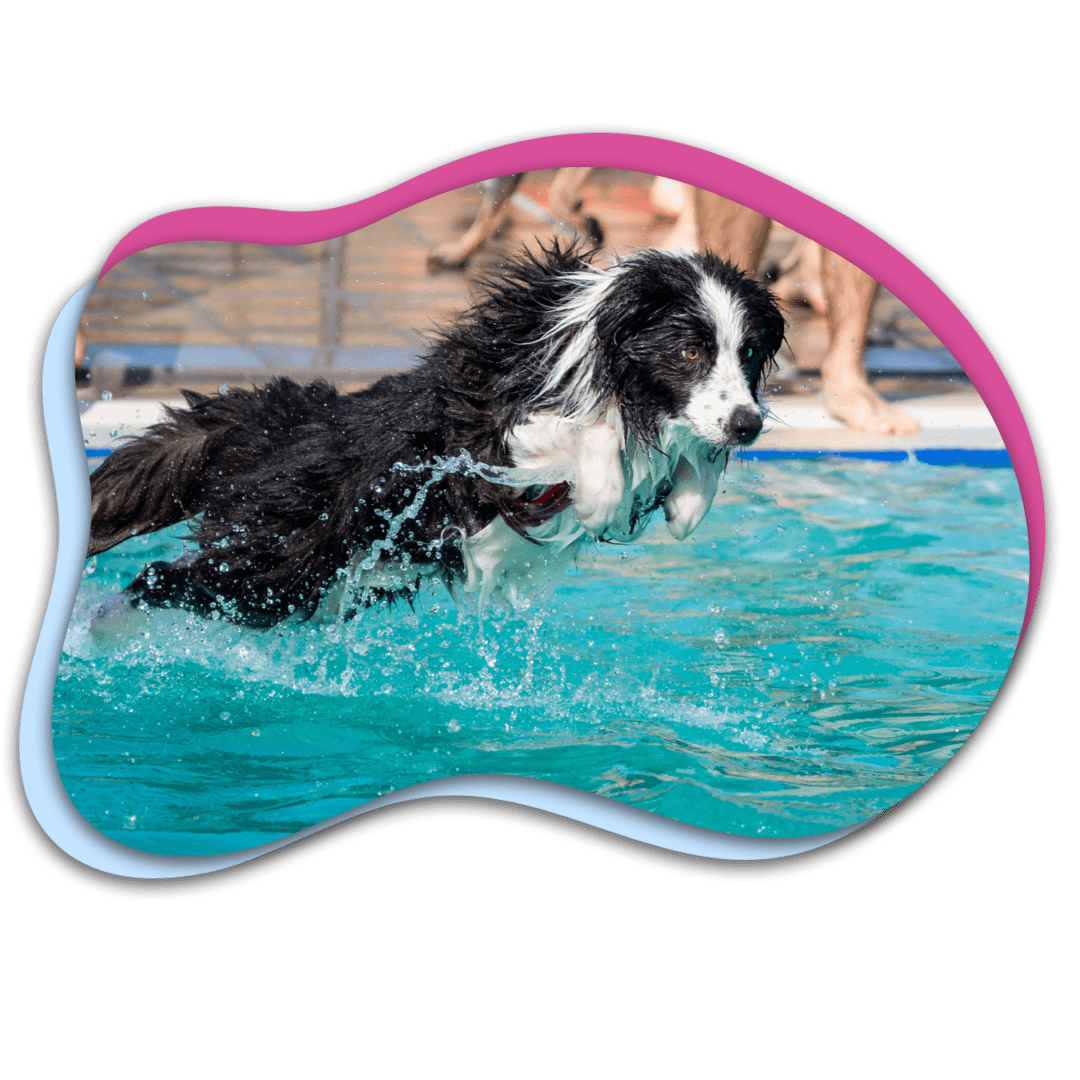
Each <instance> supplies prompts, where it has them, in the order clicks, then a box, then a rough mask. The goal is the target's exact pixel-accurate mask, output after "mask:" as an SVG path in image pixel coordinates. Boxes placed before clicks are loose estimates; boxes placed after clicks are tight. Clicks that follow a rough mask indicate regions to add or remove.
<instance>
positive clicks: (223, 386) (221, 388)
mask: <svg viewBox="0 0 1080 1080" xmlns="http://www.w3.org/2000/svg"><path fill="white" fill-rule="evenodd" d="M228 389H229V384H228V383H227V382H223V383H222V384H221V385H220V386H219V387H218V393H219V394H224V393H225V391H226V390H228Z"/></svg>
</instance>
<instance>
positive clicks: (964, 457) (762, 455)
mask: <svg viewBox="0 0 1080 1080" xmlns="http://www.w3.org/2000/svg"><path fill="white" fill-rule="evenodd" d="M111 453H112V451H111V450H110V449H108V448H107V447H104V446H88V447H87V448H86V456H87V457H88V458H105V457H108V456H109V455H110V454H111ZM737 457H740V458H744V459H746V460H748V461H777V460H782V459H784V458H789V459H790V458H829V457H839V458H856V459H857V460H859V461H907V460H908V459H909V458H914V459H915V460H916V461H921V462H922V463H923V464H924V465H974V466H976V467H977V468H980V469H1011V468H1012V462H1011V461H1010V460H1009V451H1008V450H985V449H967V448H965V447H956V448H953V447H934V448H931V449H927V450H740V451H739V453H738V454H737Z"/></svg>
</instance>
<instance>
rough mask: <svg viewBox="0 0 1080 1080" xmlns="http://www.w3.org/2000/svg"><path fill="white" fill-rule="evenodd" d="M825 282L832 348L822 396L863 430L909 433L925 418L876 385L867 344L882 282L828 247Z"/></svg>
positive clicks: (834, 412)
mask: <svg viewBox="0 0 1080 1080" xmlns="http://www.w3.org/2000/svg"><path fill="white" fill-rule="evenodd" d="M821 284H822V290H823V292H824V294H825V304H826V308H827V318H828V320H829V348H828V350H827V351H826V353H825V357H824V359H823V360H822V361H821V395H822V398H823V399H824V402H825V407H826V408H827V409H828V410H829V412H830V413H832V415H833V416H835V417H836V418H837V419H838V420H843V421H844V423H845V424H848V425H849V426H851V427H853V428H857V429H858V430H860V431H868V432H871V433H874V434H885V435H909V434H911V432H913V431H917V430H918V428H919V421H918V420H917V419H916V418H915V417H914V416H912V415H911V413H909V412H905V411H904V410H903V409H901V408H899V407H897V406H896V405H892V404H890V403H889V402H887V401H885V399H884V398H882V397H881V396H880V395H879V394H878V393H877V391H876V390H874V389H873V387H871V385H870V382H869V380H868V379H867V377H866V369H865V367H864V366H863V346H864V343H865V341H866V329H867V327H868V326H869V324H870V309H871V308H872V307H873V305H874V297H875V296H876V295H877V290H878V284H877V282H876V281H874V279H873V278H871V277H870V276H869V275H868V274H866V273H864V272H863V271H862V270H860V269H859V268H858V267H857V266H854V265H853V264H852V263H849V262H848V261H847V260H846V259H842V258H840V256H839V255H835V254H833V253H832V252H831V251H826V250H824V249H822V253H821Z"/></svg>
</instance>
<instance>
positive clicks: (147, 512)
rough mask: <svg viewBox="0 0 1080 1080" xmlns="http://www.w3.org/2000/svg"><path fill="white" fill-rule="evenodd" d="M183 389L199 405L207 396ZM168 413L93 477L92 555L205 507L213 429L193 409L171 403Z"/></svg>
mask: <svg viewBox="0 0 1080 1080" xmlns="http://www.w3.org/2000/svg"><path fill="white" fill-rule="evenodd" d="M183 393H184V396H185V397H187V398H188V401H189V404H191V405H193V406H194V405H196V404H197V403H198V400H200V399H202V397H203V395H201V394H193V393H191V392H190V391H184V392H183ZM193 399H194V400H193ZM168 417H169V418H168V419H167V420H165V421H163V422H162V423H160V424H155V425H154V426H153V427H152V428H150V429H149V431H147V432H146V434H144V435H141V436H138V437H137V438H135V439H132V440H131V441H130V442H128V443H125V444H124V445H123V446H121V447H120V448H119V449H118V450H114V451H113V453H112V454H110V455H109V456H108V457H107V458H106V459H105V461H104V462H102V464H101V466H100V467H99V468H98V469H97V470H96V471H95V472H94V473H93V475H92V476H91V477H90V544H89V547H88V548H87V556H88V557H89V556H91V555H99V554H100V553H101V552H103V551H108V550H109V548H111V547H115V546H116V545H117V544H119V543H121V542H122V541H124V540H127V539H129V538H130V537H132V536H140V535H142V534H143V533H148V532H155V531H156V530H158V529H165V528H168V526H170V525H175V524H176V523H177V522H178V521H183V520H184V519H185V518H190V517H194V516H195V515H196V514H198V513H199V512H200V510H202V506H201V502H202V491H203V486H204V485H203V473H204V470H205V467H206V463H207V459H208V457H209V454H210V444H211V439H210V437H209V435H210V432H208V431H207V430H206V429H205V428H204V427H203V426H202V425H201V424H199V423H198V420H197V417H196V415H195V414H194V413H193V412H191V411H189V410H187V409H172V408H170V409H169V410H168Z"/></svg>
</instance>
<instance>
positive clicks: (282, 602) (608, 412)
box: [88, 243, 784, 627]
mask: <svg viewBox="0 0 1080 1080" xmlns="http://www.w3.org/2000/svg"><path fill="white" fill-rule="evenodd" d="M590 259H591V253H587V252H586V253H583V252H581V251H580V250H577V249H575V248H573V247H571V248H570V249H562V248H560V246H559V245H558V244H557V243H556V244H555V245H554V246H553V247H552V248H551V249H550V250H544V251H543V252H542V254H541V255H539V256H538V257H534V256H532V255H529V254H522V255H521V256H520V257H519V258H517V259H516V261H514V262H512V263H510V264H509V265H508V266H506V267H505V268H504V269H503V271H502V272H501V274H500V276H499V277H498V278H497V279H495V280H493V281H492V282H491V283H489V284H488V286H487V288H486V291H485V294H484V296H483V298H482V299H481V300H480V301H479V302H478V303H477V304H476V305H475V306H474V307H472V308H471V309H470V310H468V311H467V312H465V313H464V315H462V316H461V318H460V319H459V320H458V321H457V322H456V323H455V324H454V325H452V326H450V327H449V329H446V330H442V331H439V332H438V333H437V335H436V336H435V337H434V338H433V340H432V342H431V344H430V347H429V348H428V350H427V352H426V355H425V356H424V358H423V361H422V363H420V364H419V365H418V366H417V367H416V368H414V369H413V370H410V371H409V372H407V373H405V374H401V375H393V376H390V377H387V378H384V379H382V380H380V381H379V382H377V383H376V384H375V385H374V386H372V387H371V388H370V389H368V390H363V391H360V392H358V393H354V394H339V393H337V391H336V390H335V389H333V388H332V387H331V386H329V385H327V384H326V383H325V382H314V383H312V384H311V385H309V386H300V385H298V384H297V383H295V382H292V381H290V380H288V379H275V380H274V381H272V382H271V383H270V384H269V385H268V386H266V387H263V388H259V389H252V390H241V389H229V390H227V391H226V392H224V393H221V394H216V395H212V396H207V395H203V394H197V393H194V392H192V391H184V397H185V398H186V400H187V402H188V405H189V406H190V407H189V408H187V409H170V410H169V413H168V419H167V420H165V421H164V422H162V423H160V424H157V425H156V426H154V427H152V428H150V429H149V431H147V432H146V434H144V435H142V436H140V437H138V438H135V439H133V440H132V441H130V442H128V443H126V444H125V445H124V446H122V447H121V448H119V449H118V450H116V451H115V452H114V453H113V454H112V455H111V456H109V457H108V458H107V459H106V460H105V461H104V463H103V464H102V465H101V467H100V468H99V469H98V470H97V471H96V472H95V473H94V474H93V476H92V477H91V484H90V486H91V493H92V524H91V532H90V545H89V550H88V555H95V554H98V553H99V552H103V551H107V550H108V549H109V548H111V547H113V546H115V545H116V544H119V543H120V542H121V541H123V540H126V539H128V538H129V537H132V536H136V535H139V534H142V533H148V532H153V531H154V530H157V529H163V528H166V527H167V526H170V525H173V524H175V523H177V522H179V521H183V520H185V519H195V518H198V520H197V521H196V522H193V526H192V528H193V536H194V539H195V541H196V542H197V544H198V549H197V551H193V552H191V553H189V554H188V555H186V556H184V557H182V558H180V559H178V560H177V561H176V562H172V563H165V562H155V563H152V564H150V565H149V566H147V567H145V568H144V569H143V570H142V571H141V572H140V573H139V574H138V576H137V577H136V578H135V579H134V581H132V582H131V584H130V585H129V586H128V587H127V589H125V591H124V594H123V595H124V597H125V598H126V600H127V601H128V602H129V603H130V604H131V605H133V606H136V607H139V608H142V609H144V610H145V608H146V607H148V606H149V607H178V608H184V609H187V610H189V611H193V612H197V613H199V614H201V615H205V616H211V617H213V618H222V617H224V618H228V619H231V620H233V621H236V622H240V623H245V624H248V625H251V626H256V627H266V626H271V625H273V624H275V623H277V622H279V621H281V620H282V619H285V618H288V617H289V616H290V615H291V614H293V613H297V614H299V615H300V616H302V617H305V618H310V617H311V616H312V615H313V614H315V612H316V610H317V609H318V608H319V607H320V605H322V606H323V607H324V609H328V610H331V611H337V612H338V613H339V614H342V615H348V614H351V613H352V612H354V611H355V610H356V609H357V608H359V607H363V606H364V605H366V604H370V603H372V602H375V601H378V600H382V599H393V598H394V597H395V596H404V597H406V598H410V597H411V596H412V595H414V594H415V592H416V590H417V588H418V587H419V585H420V583H421V581H422V580H423V579H424V578H428V577H436V578H439V579H441V580H442V581H443V582H444V583H445V584H446V585H447V587H448V588H449V589H450V591H451V592H452V593H454V594H455V595H459V594H466V595H470V594H471V595H475V596H477V597H478V598H479V601H480V602H481V603H484V602H486V601H488V600H492V599H496V600H498V601H499V602H502V603H505V604H509V605H511V606H521V605H524V604H527V603H528V602H529V599H530V597H535V596H537V595H542V594H543V593H545V592H546V591H548V590H550V589H551V588H553V587H554V584H555V583H556V582H557V580H558V578H559V577H560V576H561V574H562V572H563V571H564V570H565V568H566V567H567V565H568V564H569V563H570V562H571V561H572V559H573V557H574V554H575V552H576V551H577V549H578V548H579V547H580V544H581V543H582V542H586V541H589V540H600V541H610V542H615V543H625V542H628V541H630V540H632V539H633V538H634V537H636V536H638V535H639V534H640V533H641V532H642V530H643V529H644V527H645V525H646V523H647V521H648V519H649V517H650V515H652V513H653V512H654V511H655V510H657V509H659V508H660V507H661V506H662V507H663V509H664V514H665V516H666V518H667V525H668V529H669V530H670V531H671V533H672V535H673V536H675V537H676V538H678V539H680V540H681V539H684V538H685V537H687V536H689V535H690V533H692V532H693V530H694V529H695V528H696V527H697V526H698V524H699V523H700V522H701V520H702V518H703V517H704V516H705V514H706V512H707V511H708V509H709V507H710V506H711V504H712V501H713V498H714V496H715V494H716V488H717V478H718V474H719V473H720V471H722V469H723V468H724V465H725V463H726V460H727V455H728V451H729V450H730V449H731V448H733V447H737V446H743V445H745V444H747V443H750V442H752V441H753V439H754V438H756V437H757V435H758V433H759V432H760V431H761V427H762V409H761V406H760V405H759V403H758V393H759V391H760V389H761V386H762V384H763V382H764V379H765V377H766V375H767V373H768V371H769V370H770V366H771V363H772V360H773V357H774V355H775V353H776V351H777V349H778V348H779V347H780V344H781V341H782V338H783V334H784V321H783V317H782V315H781V314H780V311H779V309H778V307H777V305H776V303H775V302H774V300H773V299H772V296H771V294H770V293H769V292H768V290H767V289H766V288H765V287H764V286H763V285H760V284H759V283H757V282H756V281H754V280H753V279H751V278H749V277H747V276H746V275H745V274H743V273H742V272H741V271H739V270H738V269H737V268H736V267H735V266H733V265H732V264H730V263H727V262H724V261H722V260H721V259H719V258H717V257H716V256H714V255H709V254H703V255H699V254H694V255H690V254H677V253H670V252H661V251H651V250H649V251H641V252H639V253H637V254H635V255H633V256H631V257H629V258H626V259H624V260H622V261H620V262H617V263H616V264H615V265H614V266H612V267H611V268H609V269H600V268H597V267H596V266H594V265H592V263H591V261H590Z"/></svg>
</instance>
